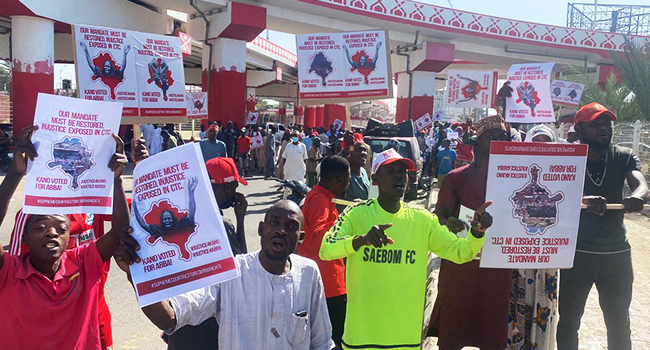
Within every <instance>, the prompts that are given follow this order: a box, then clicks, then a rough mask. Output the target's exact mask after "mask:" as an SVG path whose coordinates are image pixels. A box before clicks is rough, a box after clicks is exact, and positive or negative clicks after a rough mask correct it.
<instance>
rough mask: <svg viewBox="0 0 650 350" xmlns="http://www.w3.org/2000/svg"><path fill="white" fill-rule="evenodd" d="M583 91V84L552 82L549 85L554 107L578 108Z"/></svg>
mask: <svg viewBox="0 0 650 350" xmlns="http://www.w3.org/2000/svg"><path fill="white" fill-rule="evenodd" d="M584 90H585V84H578V83H572V82H570V81H562V80H553V84H551V98H552V99H553V103H554V104H556V105H561V106H567V107H574V108H578V107H579V106H580V99H581V98H582V92H583V91H584Z"/></svg>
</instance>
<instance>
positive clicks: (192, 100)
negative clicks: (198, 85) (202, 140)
mask: <svg viewBox="0 0 650 350" xmlns="http://www.w3.org/2000/svg"><path fill="white" fill-rule="evenodd" d="M185 101H186V102H187V107H186V108H187V117H188V118H192V119H203V118H207V117H208V103H207V101H208V93H207V92H188V93H186V94H185Z"/></svg>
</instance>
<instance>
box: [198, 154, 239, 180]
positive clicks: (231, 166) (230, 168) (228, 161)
mask: <svg viewBox="0 0 650 350" xmlns="http://www.w3.org/2000/svg"><path fill="white" fill-rule="evenodd" d="M205 168H206V169H207V170H208V174H209V175H210V182H211V183H213V184H225V183H227V182H233V181H237V182H239V183H240V184H242V185H244V186H247V185H248V181H246V180H245V179H244V178H242V177H241V176H239V172H238V171H237V166H236V165H235V161H234V160H233V159H232V158H226V157H216V158H212V159H210V160H208V161H207V162H205Z"/></svg>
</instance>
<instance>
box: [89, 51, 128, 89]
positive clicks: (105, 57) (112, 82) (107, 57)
mask: <svg viewBox="0 0 650 350" xmlns="http://www.w3.org/2000/svg"><path fill="white" fill-rule="evenodd" d="M106 61H109V62H110V63H111V65H112V66H113V71H119V70H121V69H122V67H120V66H119V65H118V64H117V62H115V60H114V59H113V57H111V54H110V53H108V52H104V53H100V54H99V55H98V56H97V57H95V58H93V65H94V66H95V67H97V68H99V69H100V70H101V69H103V67H104V63H105V62H106ZM90 79H92V81H95V80H97V79H99V81H100V82H102V84H104V85H106V86H107V87H108V88H109V89H111V100H115V98H116V96H115V88H117V86H118V85H120V84H121V83H122V80H124V78H122V79H120V78H118V77H116V76H110V75H107V76H103V77H98V76H96V75H95V74H93V76H92V77H90Z"/></svg>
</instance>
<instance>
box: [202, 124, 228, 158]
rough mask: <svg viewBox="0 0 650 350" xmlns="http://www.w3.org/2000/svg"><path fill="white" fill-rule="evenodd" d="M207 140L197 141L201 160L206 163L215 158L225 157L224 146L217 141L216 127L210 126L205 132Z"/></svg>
mask: <svg viewBox="0 0 650 350" xmlns="http://www.w3.org/2000/svg"><path fill="white" fill-rule="evenodd" d="M206 135H207V137H208V138H207V139H205V140H201V141H199V146H201V153H202V154H203V160H204V161H206V162H207V161H208V160H210V159H212V158H216V157H226V144H225V143H223V142H221V141H219V140H217V127H216V126H214V125H210V127H209V128H208V131H207V132H206Z"/></svg>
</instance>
